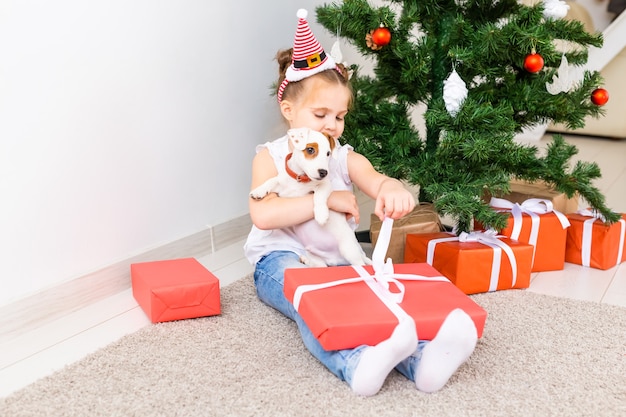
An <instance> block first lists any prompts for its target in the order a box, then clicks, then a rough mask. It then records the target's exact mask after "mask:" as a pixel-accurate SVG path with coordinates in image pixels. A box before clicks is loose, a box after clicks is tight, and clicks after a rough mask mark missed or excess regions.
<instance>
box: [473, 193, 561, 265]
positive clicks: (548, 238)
mask: <svg viewBox="0 0 626 417" xmlns="http://www.w3.org/2000/svg"><path fill="white" fill-rule="evenodd" d="M489 205H490V206H492V207H494V209H495V210H497V211H507V212H509V213H510V214H509V219H508V223H507V226H506V227H505V228H504V229H502V230H500V231H499V233H500V234H501V235H503V236H506V237H508V238H510V239H513V240H517V241H520V242H523V243H528V244H530V245H533V246H534V248H535V249H534V253H533V263H532V268H531V272H540V271H560V270H562V269H563V267H564V266H565V243H566V240H567V228H568V227H569V225H570V223H569V220H568V219H567V217H566V216H565V214H563V213H561V212H560V211H558V210H555V209H554V207H553V205H552V202H551V201H550V200H544V199H539V198H530V199H528V200H525V201H524V202H522V203H514V202H511V201H509V200H505V199H501V198H492V199H491V201H490V202H489ZM478 228H480V226H478Z"/></svg>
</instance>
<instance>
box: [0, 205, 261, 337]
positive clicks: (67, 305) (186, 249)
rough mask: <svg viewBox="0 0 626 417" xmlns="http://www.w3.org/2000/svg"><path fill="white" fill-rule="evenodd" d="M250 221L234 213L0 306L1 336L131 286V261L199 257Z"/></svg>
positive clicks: (237, 235) (237, 236)
mask: <svg viewBox="0 0 626 417" xmlns="http://www.w3.org/2000/svg"><path fill="white" fill-rule="evenodd" d="M251 225H252V222H251V221H250V216H249V215H247V214H246V215H244V216H241V217H237V218H235V219H233V220H230V221H227V222H225V223H222V224H219V225H216V226H213V227H210V228H208V229H205V230H203V231H201V232H198V233H195V234H193V235H191V236H187V237H185V238H182V239H179V240H177V241H174V242H171V243H169V244H166V245H163V246H160V247H158V248H155V249H152V250H150V251H148V252H145V253H142V254H140V255H137V256H133V257H131V258H128V259H125V260H124V261H121V262H117V263H115V264H113V265H109V266H107V267H105V268H102V269H100V270H99V271H96V272H93V273H90V274H87V275H84V276H82V277H79V278H76V279H73V280H71V281H67V282H64V283H62V284H59V285H57V286H54V287H52V288H49V289H46V290H43V291H41V292H39V293H36V294H33V295H31V296H28V297H25V298H23V299H20V300H18V301H15V302H12V303H10V304H7V305H5V306H1V307H0V339H5V340H7V339H9V338H12V337H14V336H17V335H19V334H22V333H25V332H28V331H30V330H32V329H34V328H36V327H38V326H41V325H42V324H45V323H49V322H51V321H53V320H56V319H58V318H60V317H62V316H64V315H66V314H69V313H71V312H74V311H77V310H79V309H81V308H83V307H85V306H87V305H89V304H92V303H95V302H97V301H99V300H102V299H104V298H107V297H110V296H112V295H114V294H117V293H119V292H122V291H124V290H127V289H128V288H130V286H131V284H130V265H131V264H133V263H137V262H147V261H154V260H163V259H175V258H187V257H200V256H203V255H207V254H210V253H213V252H216V251H218V250H220V249H222V248H224V247H226V246H228V245H229V244H232V243H234V242H236V241H238V240H241V239H243V238H245V236H246V235H247V234H248V232H249V231H250V227H251Z"/></svg>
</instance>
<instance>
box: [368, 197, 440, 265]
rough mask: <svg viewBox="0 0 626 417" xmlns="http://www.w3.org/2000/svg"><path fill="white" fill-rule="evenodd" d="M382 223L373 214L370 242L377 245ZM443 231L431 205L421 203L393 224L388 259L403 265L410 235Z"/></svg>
mask: <svg viewBox="0 0 626 417" xmlns="http://www.w3.org/2000/svg"><path fill="white" fill-rule="evenodd" d="M381 226H382V222H381V221H380V219H379V218H378V216H376V215H375V214H372V217H371V223H370V240H371V241H372V245H375V244H376V242H377V240H378V235H379V233H380V228H381ZM442 230H443V227H442V225H441V220H440V218H439V215H438V214H437V212H436V211H435V208H434V206H433V205H432V204H430V203H421V204H418V205H417V206H415V208H414V209H413V211H412V212H411V213H409V214H407V215H406V216H404V217H403V218H401V219H399V220H396V221H394V222H393V228H392V232H391V241H390V242H389V247H388V248H387V255H386V257H385V259H386V258H391V260H392V261H393V262H394V263H402V262H403V259H404V245H405V242H406V235H407V234H408V233H431V232H440V231H442Z"/></svg>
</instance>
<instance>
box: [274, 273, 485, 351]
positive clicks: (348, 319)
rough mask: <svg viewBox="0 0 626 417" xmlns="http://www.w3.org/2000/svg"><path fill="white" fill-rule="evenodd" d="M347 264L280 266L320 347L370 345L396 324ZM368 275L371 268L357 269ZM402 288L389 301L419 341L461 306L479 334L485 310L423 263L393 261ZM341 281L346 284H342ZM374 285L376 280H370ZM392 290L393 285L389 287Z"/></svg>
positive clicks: (385, 306) (429, 336) (292, 298)
mask: <svg viewBox="0 0 626 417" xmlns="http://www.w3.org/2000/svg"><path fill="white" fill-rule="evenodd" d="M355 268H356V267H353V266H336V267H325V268H293V269H286V270H285V284H284V292H285V296H286V298H287V299H288V300H289V301H290V302H292V303H293V304H294V306H296V309H297V311H298V313H299V314H300V315H301V316H302V318H303V319H304V321H305V322H306V324H307V325H308V327H309V329H310V330H311V332H312V333H313V335H314V336H315V337H316V338H317V339H318V341H319V342H320V344H321V345H322V347H323V348H324V349H326V350H338V349H349V348H354V347H356V346H360V345H370V346H372V345H376V344H378V343H379V342H381V341H383V340H385V339H388V338H389V336H390V335H391V333H392V332H393V330H394V328H395V327H396V326H397V325H398V317H397V315H396V314H394V312H393V310H394V306H393V305H392V306H391V307H390V306H389V305H388V304H389V302H387V303H385V302H383V301H382V300H383V299H384V296H382V297H381V296H378V295H377V293H376V291H374V290H373V288H374V289H375V287H373V286H372V284H371V282H370V285H368V284H367V283H366V280H365V279H364V278H363V277H362V276H361V275H360V274H359V273H358V272H357V270H355ZM361 268H362V269H363V270H364V271H365V274H369V275H373V274H374V269H373V267H372V266H366V267H361ZM393 274H396V275H395V276H399V275H404V277H400V278H398V280H399V281H400V282H401V285H403V286H404V291H405V292H404V297H403V299H402V301H401V302H400V303H398V304H396V305H395V308H400V309H401V310H402V312H403V313H405V314H407V315H408V316H410V317H412V318H413V320H414V321H415V325H416V329H417V335H418V338H419V340H432V339H433V338H434V337H435V335H436V334H437V331H438V330H439V327H441V324H442V323H443V321H444V319H445V318H446V317H447V316H448V314H449V313H450V312H451V311H452V310H454V309H456V308H461V309H462V310H464V311H465V312H466V313H467V314H469V316H470V317H471V318H472V320H473V321H474V324H475V325H476V329H477V331H478V335H479V337H481V336H482V332H483V328H484V325H485V320H486V319H487V312H486V311H485V310H484V309H483V308H482V307H480V306H479V305H478V304H476V303H475V302H474V301H473V300H472V299H471V298H469V297H468V296H467V295H465V294H463V292H461V291H460V290H459V289H458V288H456V287H455V286H454V285H453V284H452V283H451V282H450V281H449V280H447V279H446V278H444V277H442V276H441V274H440V273H439V272H438V271H436V270H435V269H434V268H433V267H431V266H430V265H427V264H423V263H422V264H398V265H393ZM346 281H347V282H346ZM373 285H376V284H373ZM390 287H391V288H394V285H393V284H391V285H390Z"/></svg>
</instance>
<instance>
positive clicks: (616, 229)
mask: <svg viewBox="0 0 626 417" xmlns="http://www.w3.org/2000/svg"><path fill="white" fill-rule="evenodd" d="M567 217H568V219H569V221H570V223H571V226H570V227H569V229H567V244H566V247H565V262H570V263H573V264H578V265H582V266H587V267H591V268H596V269H602V270H606V269H610V268H612V267H614V266H616V265H619V264H620V263H622V262H624V261H625V260H626V250H624V235H625V234H626V214H622V218H621V219H620V220H619V221H618V222H616V223H613V224H612V225H610V226H608V225H607V224H605V223H604V221H603V220H602V219H601V218H598V217H596V215H595V213H593V212H591V211H588V210H581V211H580V212H579V213H570V214H568V215H567Z"/></svg>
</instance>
